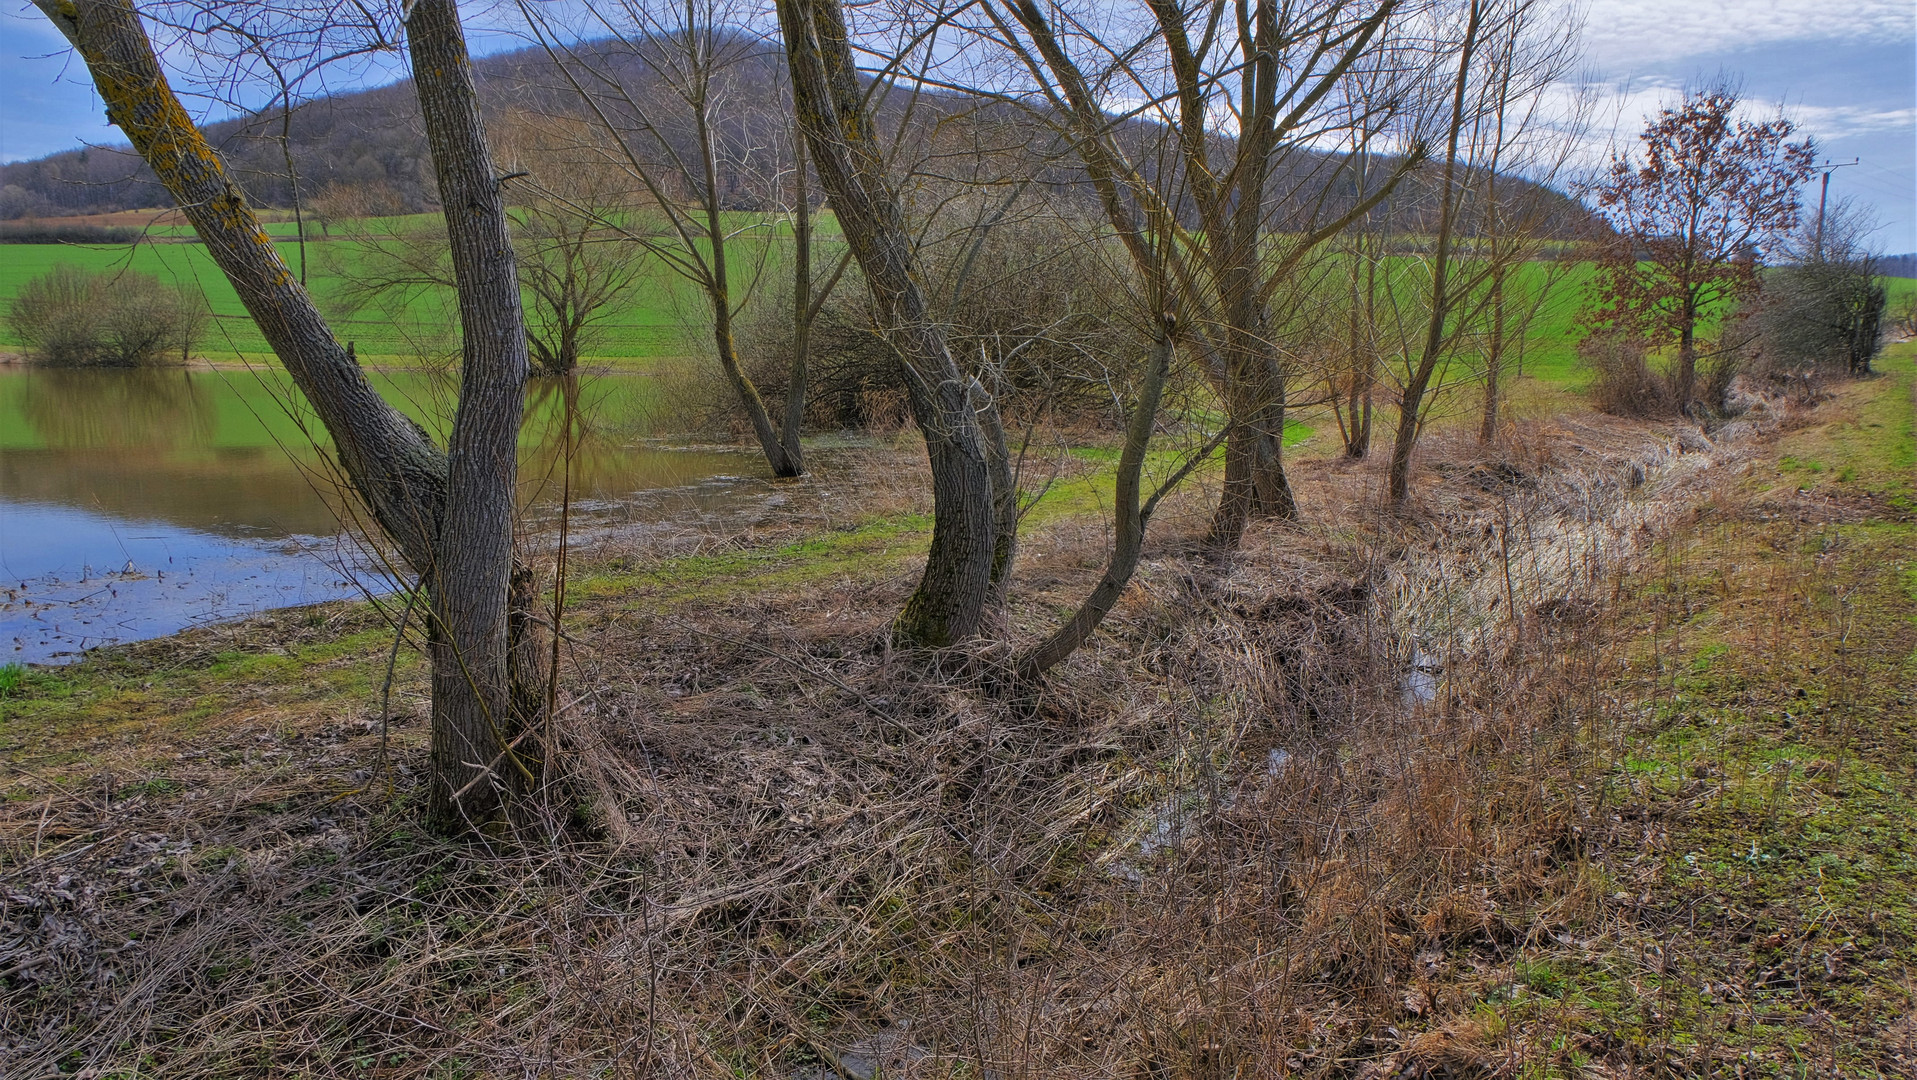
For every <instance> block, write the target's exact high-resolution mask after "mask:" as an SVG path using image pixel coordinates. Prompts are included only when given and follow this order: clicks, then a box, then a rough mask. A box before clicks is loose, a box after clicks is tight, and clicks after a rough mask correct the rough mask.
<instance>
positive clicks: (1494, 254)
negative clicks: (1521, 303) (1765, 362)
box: [1385, 0, 1577, 510]
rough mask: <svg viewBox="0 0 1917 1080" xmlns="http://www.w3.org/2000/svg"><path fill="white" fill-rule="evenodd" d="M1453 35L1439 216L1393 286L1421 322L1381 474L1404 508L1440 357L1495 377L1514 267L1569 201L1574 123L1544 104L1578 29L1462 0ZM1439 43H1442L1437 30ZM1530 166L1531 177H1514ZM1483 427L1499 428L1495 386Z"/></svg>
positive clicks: (1522, 7) (1528, 5) (1409, 350)
mask: <svg viewBox="0 0 1917 1080" xmlns="http://www.w3.org/2000/svg"><path fill="white" fill-rule="evenodd" d="M1457 14H1458V15H1459V16H1460V18H1459V20H1458V22H1457V23H1454V24H1452V25H1454V26H1455V27H1456V33H1457V35H1458V36H1457V37H1456V39H1455V40H1454V41H1453V42H1451V43H1449V45H1450V47H1448V48H1445V49H1444V50H1443V53H1444V55H1445V56H1446V57H1447V59H1448V60H1449V61H1450V64H1451V65H1452V66H1451V71H1450V73H1449V78H1448V79H1447V80H1446V83H1447V85H1446V88H1445V89H1446V92H1445V94H1444V96H1443V98H1442V99H1440V100H1442V102H1443V104H1442V105H1441V106H1440V107H1439V108H1438V109H1436V110H1434V113H1435V121H1436V124H1437V126H1438V129H1439V131H1440V132H1442V135H1443V138H1444V143H1445V152H1444V157H1443V159H1442V162H1441V164H1440V165H1439V176H1438V179H1437V182H1436V185H1435V189H1434V190H1433V191H1432V192H1431V197H1432V199H1433V200H1434V201H1435V203H1436V207H1435V210H1426V214H1427V215H1428V216H1427V220H1429V219H1430V218H1432V217H1435V228H1434V229H1433V232H1432V234H1431V235H1430V239H1429V241H1428V246H1427V247H1426V250H1425V251H1424V252H1423V253H1422V254H1421V255H1419V256H1418V257H1417V258H1416V266H1415V269H1414V271H1413V273H1412V275H1411V277H1412V278H1413V280H1412V281H1410V282H1408V283H1405V282H1401V285H1402V284H1410V285H1411V286H1412V287H1411V288H1402V287H1401V288H1398V289H1394V290H1390V291H1391V292H1393V293H1394V294H1395V296H1396V298H1397V299H1396V303H1397V304H1400V305H1402V304H1405V303H1407V302H1409V303H1412V304H1414V305H1415V307H1414V309H1413V310H1415V311H1416V313H1417V314H1418V315H1420V316H1422V318H1421V320H1420V321H1421V322H1422V326H1421V327H1420V329H1419V331H1418V333H1417V334H1416V335H1415V337H1410V336H1407V338H1406V340H1405V346H1406V348H1405V352H1404V363H1403V382H1402V384H1401V386H1400V390H1399V394H1398V423H1397V427H1396V431H1395V433H1394V435H1393V439H1392V444H1391V460H1390V462H1389V465H1388V468H1387V473H1386V493H1385V498H1386V503H1387V505H1389V506H1390V507H1391V508H1392V509H1394V510H1395V509H1397V508H1399V507H1402V506H1403V505H1404V502H1405V500H1406V498H1407V496H1408V495H1409V493H1410V476H1411V455H1412V451H1413V448H1414V447H1415V446H1416V444H1417V441H1418V438H1419V435H1420V433H1421V432H1422V430H1423V427H1424V423H1425V420H1426V416H1427V411H1428V409H1429V406H1430V403H1431V401H1432V399H1433V397H1434V396H1435V394H1436V392H1437V391H1438V390H1439V389H1440V388H1441V382H1440V379H1439V377H1440V375H1441V373H1442V371H1443V369H1444V367H1445V365H1447V364H1449V363H1451V362H1453V361H1454V360H1458V359H1460V356H1459V354H1460V353H1461V352H1462V351H1464V350H1465V349H1467V348H1468V347H1469V346H1470V345H1472V344H1474V343H1475V344H1479V345H1481V346H1483V348H1482V349H1481V350H1480V355H1481V357H1482V360H1483V363H1484V365H1485V367H1484V370H1485V371H1486V372H1487V373H1488V374H1489V376H1490V378H1491V379H1493V380H1495V379H1496V378H1497V377H1498V376H1499V375H1500V373H1501V369H1502V363H1503V355H1504V350H1505V348H1506V346H1507V344H1508V342H1509V335H1510V334H1511V333H1512V332H1513V330H1514V329H1516V328H1517V327H1519V326H1528V325H1529V320H1528V319H1517V318H1514V317H1513V315H1514V310H1515V305H1514V301H1516V300H1517V299H1519V298H1518V297H1517V296H1516V295H1515V293H1516V289H1517V281H1518V278H1517V277H1516V275H1518V274H1519V273H1520V271H1521V270H1522V269H1523V268H1524V267H1525V266H1526V264H1527V263H1528V261H1529V260H1530V259H1531V257H1532V256H1534V255H1535V254H1536V253H1537V252H1538V250H1539V243H1540V240H1541V237H1540V233H1541V231H1542V230H1543V228H1544V227H1545V225H1546V224H1547V223H1548V222H1549V220H1550V218H1551V215H1552V214H1553V212H1554V211H1558V212H1561V209H1562V207H1563V204H1564V200H1563V198H1562V197H1561V196H1559V195H1557V194H1556V193H1555V192H1553V191H1552V190H1551V189H1550V188H1549V186H1548V184H1549V181H1550V180H1552V179H1553V178H1554V177H1555V176H1556V175H1557V174H1558V172H1559V170H1560V169H1562V167H1563V166H1564V164H1565V163H1566V162H1567V161H1568V160H1569V153H1570V148H1571V146H1572V145H1573V140H1572V139H1571V138H1570V136H1571V135H1572V134H1573V132H1572V131H1569V130H1566V129H1565V128H1564V127H1563V126H1562V125H1561V124H1556V123H1554V121H1556V120H1558V119H1560V118H1557V117H1553V116H1549V115H1547V114H1546V113H1545V112H1544V111H1543V102H1544V101H1545V95H1546V92H1547V91H1548V90H1550V88H1551V87H1552V86H1553V85H1554V84H1555V83H1557V82H1558V81H1559V80H1560V79H1561V78H1562V77H1563V76H1564V75H1565V74H1566V72H1567V71H1568V69H1569V65H1570V63H1571V62H1572V60H1573V58H1574V55H1575V54H1574V44H1575V40H1576V38H1575V34H1576V29H1577V28H1576V27H1575V25H1571V26H1568V27H1567V26H1566V24H1564V23H1562V22H1547V21H1546V19H1547V18H1555V17H1556V15H1557V13H1556V12H1554V11H1548V10H1547V9H1546V8H1545V6H1544V5H1543V4H1541V3H1539V2H1538V0H1463V2H1462V5H1461V7H1460V9H1459V10H1458V12H1457ZM1435 40H1438V41H1441V42H1442V41H1443V40H1444V39H1443V38H1442V37H1436V38H1435ZM1521 171H1528V172H1529V173H1530V174H1531V175H1529V176H1528V177H1523V176H1520V175H1519V174H1520V172H1521ZM1491 388H1492V393H1491V396H1489V397H1488V398H1487V405H1486V413H1485V415H1484V416H1483V417H1481V424H1480V428H1481V430H1487V425H1495V422H1496V421H1495V417H1496V409H1497V398H1496V396H1495V388H1496V384H1495V382H1492V383H1491Z"/></svg>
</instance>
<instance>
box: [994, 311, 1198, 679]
mask: <svg viewBox="0 0 1917 1080" xmlns="http://www.w3.org/2000/svg"><path fill="white" fill-rule="evenodd" d="M1171 355H1172V338H1171V336H1170V334H1168V333H1161V334H1160V335H1159V338H1158V340H1157V341H1155V342H1153V343H1152V353H1151V358H1150V360H1149V361H1148V362H1147V365H1146V370H1145V382H1144V385H1143V386H1141V387H1140V388H1139V393H1138V400H1137V401H1136V402H1134V403H1133V405H1132V415H1131V418H1130V419H1129V420H1128V421H1127V422H1126V424H1125V444H1124V446H1123V448H1122V449H1120V450H1119V453H1118V475H1117V477H1116V478H1115V484H1114V496H1115V498H1114V502H1115V503H1116V504H1117V505H1116V506H1115V507H1114V509H1113V512H1112V525H1113V527H1114V532H1115V533H1116V534H1117V535H1116V536H1115V537H1114V539H1113V542H1112V553H1111V556H1110V557H1109V558H1108V559H1107V560H1106V562H1105V572H1104V573H1103V574H1101V575H1100V576H1099V579H1098V584H1097V585H1095V586H1093V587H1092V591H1091V594H1090V595H1088V596H1087V597H1086V598H1085V600H1084V602H1083V603H1081V604H1079V606H1078V610H1077V611H1075V612H1073V613H1072V617H1071V618H1069V619H1067V620H1065V623H1064V625H1062V626H1060V627H1059V628H1058V629H1057V630H1054V631H1053V632H1052V635H1051V636H1050V637H1048V638H1046V639H1045V640H1044V641H1043V642H1041V643H1040V644H1039V646H1038V647H1037V648H1035V649H1033V650H1032V651H1031V652H1029V653H1027V654H1026V655H1025V656H1024V657H1023V658H1022V659H1021V660H1020V661H1019V665H1018V667H1019V674H1020V675H1022V676H1023V677H1025V678H1028V679H1029V678H1036V677H1038V676H1039V675H1042V674H1044V673H1045V672H1047V671H1049V670H1051V668H1053V667H1054V666H1056V665H1057V664H1058V663H1059V662H1060V661H1062V660H1064V659H1065V658H1066V657H1068V656H1070V655H1072V653H1074V652H1077V651H1078V649H1079V647H1080V646H1081V645H1083V644H1085V642H1086V641H1087V640H1089V639H1090V638H1091V636H1092V633H1093V631H1095V630H1097V629H1098V625H1099V624H1100V623H1101V622H1104V621H1105V616H1107V615H1109V614H1111V610H1112V608H1113V607H1115V606H1116V605H1117V604H1118V598H1119V597H1120V596H1122V595H1124V592H1125V586H1127V585H1128V584H1130V583H1131V580H1132V575H1133V574H1134V573H1135V572H1137V570H1138V560H1139V557H1140V556H1141V555H1142V554H1143V553H1144V550H1145V527H1146V525H1147V524H1149V523H1150V520H1151V511H1152V509H1153V508H1152V507H1150V506H1147V505H1144V504H1142V503H1141V501H1140V499H1141V494H1142V491H1141V488H1140V483H1139V481H1140V479H1141V477H1142V475H1143V473H1144V468H1145V452H1146V450H1147V449H1148V448H1149V447H1150V446H1151V439H1152V429H1153V427H1154V426H1156V425H1157V423H1158V402H1159V398H1160V397H1161V396H1162V395H1163V393H1164V390H1165V377H1166V374H1167V373H1168V372H1169V371H1170V369H1171ZM1174 482H1175V480H1174ZM1168 487H1169V485H1168V486H1167V488H1168ZM1161 490H1166V489H1161Z"/></svg>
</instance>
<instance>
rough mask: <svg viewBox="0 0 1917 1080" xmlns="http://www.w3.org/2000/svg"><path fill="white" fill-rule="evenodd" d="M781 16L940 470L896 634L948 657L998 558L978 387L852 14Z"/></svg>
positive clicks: (809, 123)
mask: <svg viewBox="0 0 1917 1080" xmlns="http://www.w3.org/2000/svg"><path fill="white" fill-rule="evenodd" d="M778 11H779V27H780V30H781V31H782V33H783V34H784V37H785V46H786V62H787V64H788V65H789V67H790V70H791V76H792V96H793V101H794V104H795V107H796V111H797V113H798V119H799V127H800V130H801V131H803V132H804V133H805V137H806V142H807V144H808V145H809V146H810V148H811V150H812V158H813V161H814V163H815V166H816V168H817V170H818V174H819V182H820V183H821V184H822V185H823V186H824V187H825V190H826V194H827V197H828V198H829V199H830V200H831V203H832V208H833V210H834V211H836V212H837V215H838V220H839V226H840V228H841V229H842V230H843V231H844V233H845V238H846V242H847V244H848V246H849V247H850V248H851V250H852V254H853V257H854V258H856V259H857V260H858V263H859V268H860V269H861V270H862V271H864V273H865V279H866V282H867V284H868V285H869V286H870V288H871V290H872V298H873V302H874V305H875V306H876V307H877V309H878V316H879V320H880V326H881V330H882V331H883V333H884V334H885V336H886V339H887V340H888V341H889V342H890V344H891V345H892V347H893V349H894V350H895V351H896V352H897V353H898V356H899V363H900V371H901V374H902V376H903V379H904V383H905V387H906V395H907V400H908V402H909V404H910V406H911V410H912V418H913V420H914V421H915V422H916V423H917V425H918V428H919V431H920V432H921V433H922V434H923V435H924V436H925V449H926V455H927V457H928V458H929V459H930V461H931V466H932V505H933V526H932V547H931V550H930V552H929V553H928V554H927V556H926V560H925V573H924V576H923V577H921V578H920V580H919V584H918V588H917V589H916V590H914V592H913V593H912V596H911V598H910V599H908V600H907V601H906V604H905V609H904V610H903V611H902V612H901V613H900V614H899V618H898V622H897V623H896V627H895V629H896V632H897V633H898V635H899V636H900V637H901V638H903V639H905V640H907V641H909V642H913V643H916V644H920V645H929V646H943V645H951V644H954V643H956V642H958V641H962V640H964V639H966V638H968V637H971V636H972V635H973V634H974V633H976V631H977V629H978V626H979V620H980V618H981V616H982V615H983V613H984V611H985V609H986V607H987V605H988V603H989V602H990V599H991V595H992V592H993V588H992V580H993V576H994V575H993V568H994V566H995V565H996V562H997V556H998V552H999V550H1000V537H999V514H998V507H999V502H998V495H999V487H998V485H996V484H994V482H993V467H992V464H991V461H990V457H991V452H990V450H989V449H988V440H987V437H986V435H985V433H984V431H983V430H982V429H981V426H980V423H979V416H978V412H977V409H976V408H975V403H974V390H973V386H974V382H973V380H972V379H970V378H968V377H967V376H965V375H964V374H963V373H962V372H961V371H960V370H959V368H958V364H957V363H956V362H955V361H954V360H953V358H952V353H951V349H950V348H949V346H948V344H947V342H946V337H945V332H944V329H943V328H942V327H941V326H939V325H938V323H936V322H934V321H933V319H932V317H931V313H930V311H929V310H928V309H927V306H926V302H925V293H924V289H923V287H922V285H921V283H920V280H919V275H918V267H917V263H916V258H915V256H914V254H913V251H912V245H911V239H910V235H909V234H908V233H907V232H906V229H905V219H904V214H903V212H902V211H901V209H900V207H899V201H898V196H897V194H896V193H895V192H893V191H892V189H891V187H890V184H889V181H888V179H887V176H886V171H885V164H884V159H883V158H882V156H881V155H880V153H879V148H878V142H877V138H876V136H875V128H874V124H873V122H872V118H871V116H870V114H869V113H868V112H867V110H866V108H865V101H864V92H863V88H862V87H861V86H860V85H859V77H858V71H857V68H856V67H855V66H854V65H853V61H852V50H851V43H850V40H849V38H848V36H847V31H846V26H845V13H844V11H843V10H842V8H841V7H840V4H839V2H838V0H779V4H778Z"/></svg>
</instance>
